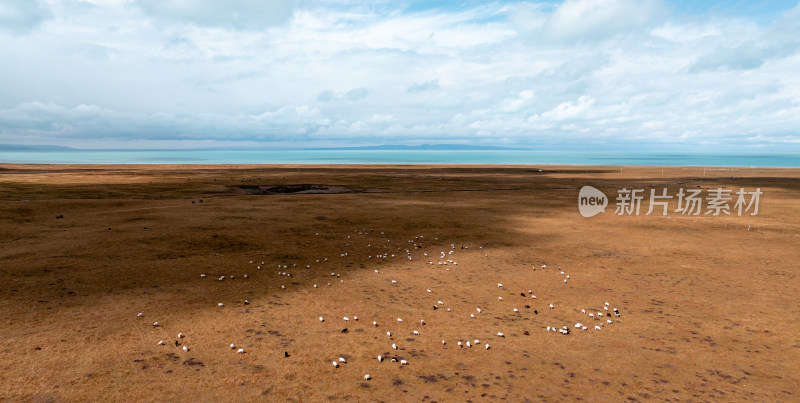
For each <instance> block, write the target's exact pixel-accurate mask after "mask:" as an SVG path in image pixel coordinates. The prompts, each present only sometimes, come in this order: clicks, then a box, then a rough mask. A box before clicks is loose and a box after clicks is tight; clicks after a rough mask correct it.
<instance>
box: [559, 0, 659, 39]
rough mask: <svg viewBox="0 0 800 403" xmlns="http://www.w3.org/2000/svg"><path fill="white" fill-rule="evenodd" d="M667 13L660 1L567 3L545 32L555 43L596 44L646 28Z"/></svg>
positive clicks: (587, 0)
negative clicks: (584, 42) (582, 42)
mask: <svg viewBox="0 0 800 403" xmlns="http://www.w3.org/2000/svg"><path fill="white" fill-rule="evenodd" d="M666 13H667V10H666V7H664V5H663V4H661V2H660V1H659V0H565V1H564V2H563V3H562V4H561V5H560V6H558V8H557V9H556V10H555V11H554V12H553V14H552V15H551V16H550V18H549V19H548V20H547V22H546V23H545V25H544V30H545V35H546V36H547V37H549V38H553V39H558V40H584V41H586V40H588V41H594V40H597V39H604V38H606V37H609V36H612V35H615V34H618V33H624V32H629V31H631V30H639V29H643V28H646V27H648V26H649V24H651V23H652V22H653V21H655V20H658V19H660V18H663V17H665V16H666Z"/></svg>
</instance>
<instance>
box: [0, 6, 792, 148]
mask: <svg viewBox="0 0 800 403" xmlns="http://www.w3.org/2000/svg"><path fill="white" fill-rule="evenodd" d="M798 71H800V6H798V3H797V2H796V1H763V2H760V1H705V2H704V1H691V0H680V1H677V0H676V1H661V0H566V1H538V2H537V1H530V2H517V1H499V2H484V1H456V2H447V1H415V2H395V1H373V2H369V1H367V2H364V1H359V2H356V1H350V2H348V1H345V2H336V1H328V0H320V1H313V0H308V1H300V2H297V1H283V0H228V1H210V0H207V1H199V0H197V1H192V0H86V1H80V0H64V1H56V0H42V1H32V0H4V1H3V2H2V3H0V89H2V90H0V144H51V145H62V146H70V147H78V148H194V147H330V146H339V145H341V146H358V145H376V144H409V145H415V144H429V143H459V144H473V145H494V146H520V147H532V148H545V149H556V150H557V149H590V150H595V149H608V150H619V149H630V150H648V151H658V150H689V149H702V150H711V151H713V150H723V151H743V152H744V151H757V150H763V151H795V152H797V151H800V135H798V130H800V74H797V73H796V72H798Z"/></svg>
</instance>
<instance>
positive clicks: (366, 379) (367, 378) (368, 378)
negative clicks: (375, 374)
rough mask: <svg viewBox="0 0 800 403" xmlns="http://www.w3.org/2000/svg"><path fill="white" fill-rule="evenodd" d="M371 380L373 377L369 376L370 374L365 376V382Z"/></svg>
mask: <svg viewBox="0 0 800 403" xmlns="http://www.w3.org/2000/svg"><path fill="white" fill-rule="evenodd" d="M370 379H372V377H371V376H369V374H366V375H364V380H365V381H368V380H370Z"/></svg>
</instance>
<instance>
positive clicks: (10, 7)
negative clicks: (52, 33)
mask: <svg viewBox="0 0 800 403" xmlns="http://www.w3.org/2000/svg"><path fill="white" fill-rule="evenodd" d="M50 17H52V14H51V13H50V11H49V10H48V9H47V8H46V7H45V6H44V5H42V4H41V3H40V1H38V0H3V2H2V3H0V31H6V32H11V33H21V34H24V33H28V32H30V31H31V30H33V29H34V28H36V27H37V26H39V25H40V24H41V23H42V22H43V21H45V20H46V19H48V18H50Z"/></svg>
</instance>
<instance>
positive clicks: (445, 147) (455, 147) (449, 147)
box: [310, 144, 520, 151]
mask: <svg viewBox="0 0 800 403" xmlns="http://www.w3.org/2000/svg"><path fill="white" fill-rule="evenodd" d="M310 150H437V151H459V150H520V148H513V147H495V146H472V145H465V144H422V145H418V146H406V145H402V144H385V145H380V146H363V147H331V148H311V149H310Z"/></svg>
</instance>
